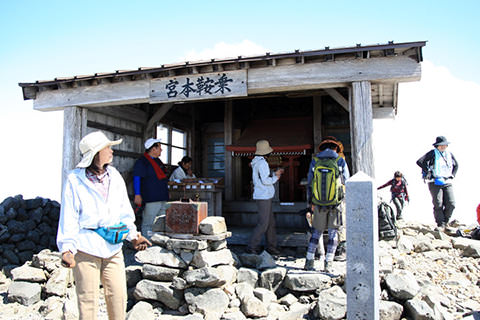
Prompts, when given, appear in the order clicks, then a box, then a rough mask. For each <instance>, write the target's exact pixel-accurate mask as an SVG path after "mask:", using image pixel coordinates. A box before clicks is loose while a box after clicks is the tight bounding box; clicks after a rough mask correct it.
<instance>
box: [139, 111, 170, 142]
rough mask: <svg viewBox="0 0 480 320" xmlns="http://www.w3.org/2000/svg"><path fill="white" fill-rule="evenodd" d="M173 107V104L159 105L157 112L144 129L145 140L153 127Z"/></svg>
mask: <svg viewBox="0 0 480 320" xmlns="http://www.w3.org/2000/svg"><path fill="white" fill-rule="evenodd" d="M172 107H173V103H164V104H162V105H160V107H159V108H158V110H157V111H156V112H155V114H154V115H153V116H152V117H151V118H150V120H148V123H147V126H146V129H145V135H146V136H145V139H147V138H148V137H150V135H151V131H152V129H153V126H154V125H155V124H156V123H157V122H158V121H160V120H162V118H163V116H165V115H166V114H167V112H168V111H169V110H170V109H171V108H172Z"/></svg>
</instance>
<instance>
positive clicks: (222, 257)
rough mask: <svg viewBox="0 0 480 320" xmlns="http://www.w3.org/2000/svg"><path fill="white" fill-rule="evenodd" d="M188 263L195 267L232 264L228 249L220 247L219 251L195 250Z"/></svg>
mask: <svg viewBox="0 0 480 320" xmlns="http://www.w3.org/2000/svg"><path fill="white" fill-rule="evenodd" d="M190 264H191V265H193V266H195V267H197V268H203V267H214V266H218V265H221V264H233V257H232V253H231V252H230V250H228V249H222V250H219V251H205V250H202V251H195V254H194V255H193V259H192V262H191V263H190Z"/></svg>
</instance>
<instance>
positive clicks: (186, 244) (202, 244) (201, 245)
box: [167, 238, 208, 251]
mask: <svg viewBox="0 0 480 320" xmlns="http://www.w3.org/2000/svg"><path fill="white" fill-rule="evenodd" d="M207 247H208V245H207V241H205V240H193V239H172V238H170V239H169V240H168V241H167V248H168V249H170V250H176V249H179V250H192V251H195V250H205V249H207Z"/></svg>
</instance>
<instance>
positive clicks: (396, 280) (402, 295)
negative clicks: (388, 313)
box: [385, 270, 420, 300]
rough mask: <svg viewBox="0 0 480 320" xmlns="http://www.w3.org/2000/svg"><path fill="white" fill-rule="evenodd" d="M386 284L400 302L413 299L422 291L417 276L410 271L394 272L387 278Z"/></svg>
mask: <svg viewBox="0 0 480 320" xmlns="http://www.w3.org/2000/svg"><path fill="white" fill-rule="evenodd" d="M385 283H386V285H387V288H388V290H389V291H390V293H391V294H392V296H394V297H395V298H397V299H400V300H408V299H411V298H413V297H414V296H415V295H416V294H417V293H418V292H419V291H420V286H419V285H418V283H417V280H416V279H415V276H414V275H413V274H412V273H411V272H410V271H408V270H394V272H393V273H391V274H388V275H387V276H386V277H385Z"/></svg>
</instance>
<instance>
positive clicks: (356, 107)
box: [349, 81, 375, 178]
mask: <svg viewBox="0 0 480 320" xmlns="http://www.w3.org/2000/svg"><path fill="white" fill-rule="evenodd" d="M349 96H350V97H349V104H350V136H351V142H352V163H353V173H356V172H359V171H363V172H365V173H366V174H367V175H369V176H370V177H372V178H374V176H375V170H374V165H373V148H372V132H373V118H372V90H371V85H370V82H369V81H359V82H352V91H351V94H349Z"/></svg>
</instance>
